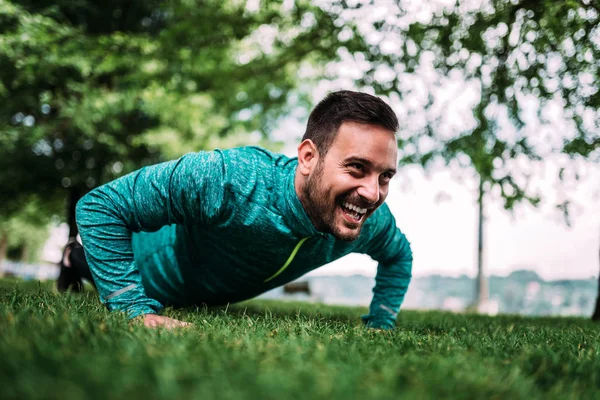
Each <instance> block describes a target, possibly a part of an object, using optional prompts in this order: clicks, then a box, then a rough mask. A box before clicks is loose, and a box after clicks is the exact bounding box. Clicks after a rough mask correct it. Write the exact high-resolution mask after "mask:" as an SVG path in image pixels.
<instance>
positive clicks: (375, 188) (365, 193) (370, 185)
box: [358, 178, 379, 204]
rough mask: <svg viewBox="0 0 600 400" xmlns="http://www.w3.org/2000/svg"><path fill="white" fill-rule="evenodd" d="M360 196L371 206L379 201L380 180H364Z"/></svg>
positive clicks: (360, 188) (359, 190) (359, 192)
mask: <svg viewBox="0 0 600 400" xmlns="http://www.w3.org/2000/svg"><path fill="white" fill-rule="evenodd" d="M358 195H359V196H360V197H362V198H363V199H365V200H366V201H368V202H369V203H371V204H375V203H377V202H378V201H379V180H378V179H373V178H369V179H364V180H363V182H362V185H361V186H360V187H359V188H358Z"/></svg>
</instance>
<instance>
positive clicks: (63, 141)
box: [0, 0, 341, 215]
mask: <svg viewBox="0 0 600 400" xmlns="http://www.w3.org/2000/svg"><path fill="white" fill-rule="evenodd" d="M0 29H1V31H0V102H1V103H2V104H3V106H2V107H1V108H0V169H1V170H3V171H7V173H6V174H4V173H3V175H2V177H0V188H2V189H1V190H0V204H2V206H1V207H2V208H1V209H0V213H2V214H5V215H6V214H9V213H10V212H13V211H14V209H15V208H17V209H18V207H19V205H20V202H19V201H18V200H16V199H17V198H18V197H19V195H22V194H26V193H32V192H33V193H40V192H41V193H44V198H54V197H58V198H65V196H66V194H65V190H64V189H63V188H67V189H69V190H71V189H76V190H71V193H72V194H73V195H74V196H75V197H76V196H77V195H79V194H81V193H83V192H85V191H86V190H88V189H89V188H93V187H95V186H97V185H99V184H101V183H103V182H106V181H108V180H111V179H113V178H115V177H117V176H119V175H121V174H123V173H126V172H128V171H131V170H133V169H136V168H139V167H140V166H142V165H146V164H149V163H154V162H157V161H161V160H164V159H170V158H172V157H176V156H179V155H181V154H182V153H186V152H190V151H198V150H201V149H206V148H213V147H217V146H221V145H232V144H240V143H242V142H245V143H248V142H250V143H253V142H254V143H260V140H261V138H264V137H265V134H266V133H267V132H268V131H269V129H270V128H271V127H272V125H273V123H274V121H275V120H276V119H277V118H278V117H279V115H281V114H282V113H284V112H286V111H288V110H289V109H290V107H292V106H296V105H298V104H303V101H304V98H303V97H301V96H300V97H298V96H296V97H294V96H291V95H290V94H291V93H292V92H293V91H294V88H296V86H297V83H298V80H297V79H296V75H297V72H298V70H299V69H300V68H301V66H302V65H303V64H304V63H319V62H322V61H324V60H329V59H332V58H333V57H335V49H336V47H337V44H336V40H337V39H336V32H337V31H339V30H340V29H341V27H339V26H335V25H334V24H333V19H332V17H331V16H330V15H328V14H326V13H325V12H323V11H322V10H321V9H320V8H318V7H314V6H312V5H311V4H309V3H307V2H305V1H298V2H295V3H294V4H293V5H292V6H291V7H290V6H289V5H286V4H283V3H282V2H280V1H263V2H261V7H260V8H259V9H257V10H252V9H249V8H247V7H246V3H245V2H239V1H233V0H232V1H227V2H223V1H221V0H219V1H216V0H208V1H182V2H166V3H165V2H157V1H143V2H142V1H134V2H131V1H122V0H111V1H108V2H104V3H103V5H102V6H98V5H97V3H96V2H93V1H85V0H84V1H78V2H75V3H74V2H71V1H66V0H63V1H58V2H57V1H35V2H34V1H20V2H18V3H17V2H8V1H2V2H0ZM251 134H252V135H251ZM74 200H75V201H76V200H77V199H76V198H75V199H74Z"/></svg>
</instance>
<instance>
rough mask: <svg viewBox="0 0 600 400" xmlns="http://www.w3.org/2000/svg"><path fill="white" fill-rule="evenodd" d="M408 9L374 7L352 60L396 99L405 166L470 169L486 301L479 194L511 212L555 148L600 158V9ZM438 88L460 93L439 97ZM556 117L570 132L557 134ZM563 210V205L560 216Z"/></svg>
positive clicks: (493, 5)
mask: <svg viewBox="0 0 600 400" xmlns="http://www.w3.org/2000/svg"><path fill="white" fill-rule="evenodd" d="M336 4H337V5H338V6H341V7H344V5H345V4H346V3H345V2H339V3H336ZM368 7H373V6H369V5H366V4H364V3H361V2H359V3H356V2H354V5H353V6H346V9H347V11H348V12H347V13H346V18H347V19H348V20H352V19H353V18H355V17H356V15H358V14H360V15H368V11H367V10H365V8H368ZM374 7H378V5H377V4H376V5H375V6H374ZM410 7H411V3H410V2H408V1H406V2H399V3H398V6H394V7H388V9H387V10H386V12H385V13H383V12H379V13H377V17H376V18H375V20H373V21H371V23H372V25H370V26H367V27H366V28H365V30H363V31H362V34H363V36H364V37H368V36H369V34H370V35H371V37H372V40H370V43H366V47H365V48H364V49H363V50H362V51H360V52H348V54H349V55H348V57H347V59H354V60H356V59H359V60H366V61H368V68H366V69H365V71H364V74H363V75H362V77H361V78H360V79H358V83H359V85H362V86H368V87H372V88H373V89H374V91H375V92H377V93H382V94H387V95H388V96H389V97H390V99H391V100H392V101H395V102H396V103H399V104H400V105H401V109H402V110H403V116H404V117H405V118H401V119H402V120H405V121H407V122H406V126H405V127H404V128H405V129H403V131H404V132H405V134H404V135H403V136H402V137H401V139H400V140H399V146H400V147H401V148H402V149H403V152H404V159H403V161H404V162H410V163H412V162H416V163H420V164H422V165H423V166H425V167H430V166H431V165H434V164H435V161H436V160H443V161H444V163H445V164H446V165H455V166H458V167H461V168H466V169H468V170H471V171H473V172H474V173H475V174H476V176H477V180H478V181H479V184H478V194H477V199H478V200H477V202H478V204H479V232H480V233H479V246H478V248H479V252H480V254H479V257H478V259H479V263H478V264H479V265H478V280H477V282H478V288H479V289H480V290H479V292H480V294H479V295H478V298H477V303H479V305H481V303H482V302H484V301H485V293H484V292H483V289H484V288H485V280H484V271H483V265H482V261H481V260H482V254H481V252H482V251H483V234H482V232H483V221H484V213H483V207H484V203H485V200H486V198H488V197H489V195H490V194H493V195H495V196H496V197H499V198H501V199H502V201H503V204H504V207H505V208H506V209H507V210H512V209H513V208H514V207H515V205H516V204H518V203H521V202H527V203H529V204H531V205H533V206H537V205H538V204H539V203H540V200H541V198H540V196H539V194H538V193H536V192H535V191H534V190H532V189H531V187H530V185H529V183H530V181H531V178H532V173H531V172H530V171H527V170H524V168H527V165H531V163H532V162H541V161H543V159H544V157H546V156H547V155H548V154H551V153H559V152H565V153H568V154H578V155H579V156H580V157H583V158H587V159H590V160H598V159H600V152H599V151H598V149H599V148H600V134H599V132H600V130H599V126H600V122H599V121H600V112H599V111H598V110H599V108H600V93H599V91H598V86H597V85H596V84H595V82H596V83H597V82H598V76H599V70H598V69H599V65H600V44H599V43H600V32H599V30H598V20H599V17H600V9H599V8H598V6H597V5H596V4H595V3H594V2H592V1H589V0H588V1H583V2H554V1H550V0H543V1H528V0H521V1H509V0H489V1H482V2H480V3H473V2H469V3H464V2H456V3H455V4H454V5H451V6H449V7H445V6H443V5H440V6H439V7H437V9H436V8H435V7H432V8H433V9H432V12H431V15H429V16H427V15H424V14H423V13H421V14H420V15H419V16H418V19H417V18H416V17H415V14H416V13H411V10H410ZM419 7H421V6H419ZM423 8H425V7H423ZM367 32H368V34H367ZM442 89H443V90H442ZM444 90H445V91H446V92H449V91H451V90H454V91H455V92H454V93H452V94H451V95H448V96H445V97H446V98H445V99H444V96H441V95H440V93H441V92H443V91H444ZM419 92H421V95H420V96H419ZM422 93H425V94H422ZM465 93H467V94H468V95H465ZM461 95H463V97H462V99H460V96H461ZM459 99H460V100H462V102H466V103H469V102H472V104H469V105H468V107H465V108H466V110H467V113H466V114H465V115H464V116H462V118H463V119H464V120H466V121H467V122H464V121H462V124H457V123H456V121H454V120H456V117H455V116H454V115H449V114H450V112H448V110H449V109H453V108H452V107H453V106H455V105H456V103H458V102H460V100H459ZM453 110H456V108H454V109H453ZM557 113H558V114H559V118H555V116H556V115H555V114H557ZM453 118H454V120H453ZM557 119H558V120H561V121H563V122H564V123H565V125H566V126H567V129H564V130H562V131H556V130H554V131H552V129H551V128H552V124H553V123H556V120H557ZM449 126H454V129H452V128H448V127H449ZM457 131H458V132H459V133H458V134H456V132H457ZM561 174H562V175H561V176H563V175H565V174H564V171H562V172H561ZM568 205H569V202H568V201H565V203H563V204H560V205H559V207H561V208H562V209H563V210H564V211H565V213H566V214H567V215H568Z"/></svg>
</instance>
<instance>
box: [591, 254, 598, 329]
mask: <svg viewBox="0 0 600 400" xmlns="http://www.w3.org/2000/svg"><path fill="white" fill-rule="evenodd" d="M598 261H600V247H599V248H598ZM592 320H593V321H600V274H598V297H597V298H596V309H595V310H594V314H593V315H592Z"/></svg>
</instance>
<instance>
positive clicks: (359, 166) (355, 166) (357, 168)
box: [349, 163, 364, 171]
mask: <svg viewBox="0 0 600 400" xmlns="http://www.w3.org/2000/svg"><path fill="white" fill-rule="evenodd" d="M349 166H350V168H354V169H356V170H358V171H362V170H363V169H364V167H363V165H362V164H358V163H353V164H350V165H349Z"/></svg>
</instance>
